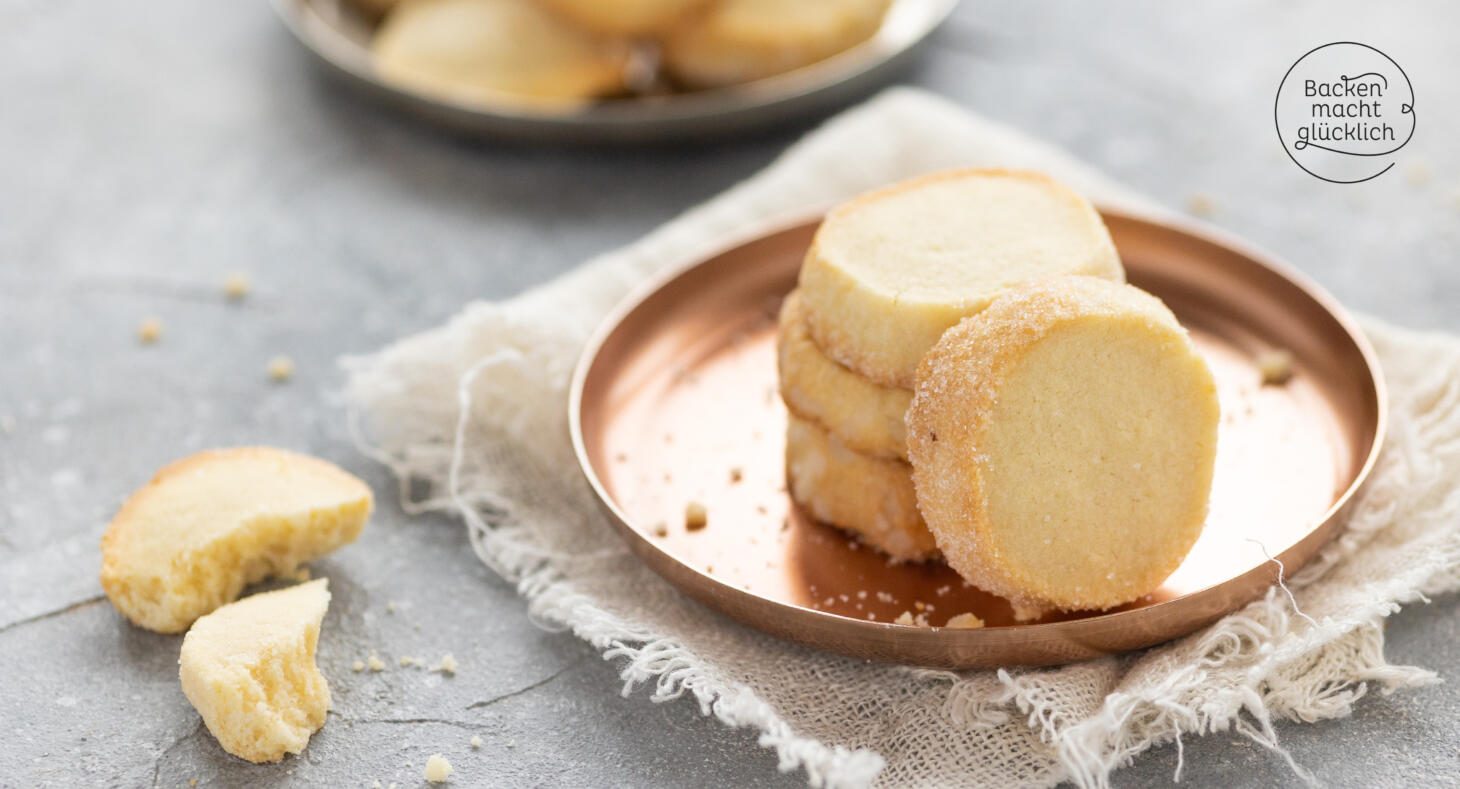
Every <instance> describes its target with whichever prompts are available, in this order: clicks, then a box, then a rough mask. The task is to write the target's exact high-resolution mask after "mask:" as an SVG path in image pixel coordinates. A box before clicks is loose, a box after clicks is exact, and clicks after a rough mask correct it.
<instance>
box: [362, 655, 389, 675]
mask: <svg viewBox="0 0 1460 789" xmlns="http://www.w3.org/2000/svg"><path fill="white" fill-rule="evenodd" d="M365 667H366V668H368V669H370V671H371V672H376V671H384V670H385V661H383V660H381V659H380V656H379V655H377V654H375V653H374V652H371V653H370V654H369V655H367V656H366V657H365Z"/></svg>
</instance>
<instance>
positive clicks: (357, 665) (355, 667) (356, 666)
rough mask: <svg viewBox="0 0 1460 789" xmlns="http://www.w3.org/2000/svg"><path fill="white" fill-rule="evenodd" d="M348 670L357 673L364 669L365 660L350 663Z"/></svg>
mask: <svg viewBox="0 0 1460 789" xmlns="http://www.w3.org/2000/svg"><path fill="white" fill-rule="evenodd" d="M350 670H351V671H353V672H355V673H356V674H359V673H360V672H362V671H364V670H365V661H363V660H357V661H355V662H354V663H351V664H350Z"/></svg>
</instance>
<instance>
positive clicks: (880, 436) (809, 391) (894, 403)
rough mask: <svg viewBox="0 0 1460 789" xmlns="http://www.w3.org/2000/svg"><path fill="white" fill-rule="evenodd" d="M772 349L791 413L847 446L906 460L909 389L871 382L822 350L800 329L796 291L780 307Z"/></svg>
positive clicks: (802, 314)
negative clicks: (777, 329)
mask: <svg viewBox="0 0 1460 789" xmlns="http://www.w3.org/2000/svg"><path fill="white" fill-rule="evenodd" d="M776 352H777V360H778V365H779V368H780V384H781V399H783V400H785V401H786V407H787V408H789V409H791V411H792V412H793V413H795V414H797V415H799V416H801V417H802V418H804V419H807V420H809V421H813V422H816V423H818V424H820V425H821V426H822V427H824V428H826V429H827V430H829V431H830V432H831V433H832V434H833V435H835V436H836V437H837V439H838V440H840V441H841V443H842V444H844V445H845V446H846V447H847V448H849V449H852V450H854V451H857V452H861V453H863V454H867V455H874V456H876V457H881V458H892V459H898V460H907V428H906V427H905V422H904V417H905V416H906V414H907V406H908V403H910V402H911V401H912V391H911V390H909V389H899V388H896V387H888V386H882V385H880V384H876V383H873V382H872V381H869V380H867V379H866V378H863V377H861V376H860V375H857V374H856V373H854V372H852V371H851V370H848V369H847V368H845V367H843V366H841V365H840V364H837V363H836V362H835V361H833V360H832V359H831V358H829V357H828V356H827V355H826V354H824V353H822V352H821V349H820V348H818V347H816V343H815V341H813V340H812V339H811V334H810V332H808V331H807V329H806V314H805V310H804V309H803V308H802V306H801V297H800V294H798V293H795V292H792V293H791V295H789V296H787V297H786V303H785V305H784V306H782V308H781V321H780V331H779V334H778V335H777V337H776Z"/></svg>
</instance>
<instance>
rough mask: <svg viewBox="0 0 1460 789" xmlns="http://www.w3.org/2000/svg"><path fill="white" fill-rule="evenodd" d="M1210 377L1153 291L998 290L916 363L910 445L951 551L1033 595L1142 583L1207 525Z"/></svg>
mask: <svg viewBox="0 0 1460 789" xmlns="http://www.w3.org/2000/svg"><path fill="white" fill-rule="evenodd" d="M1218 417H1219V409H1218V405H1217V389H1216V385H1215V383H1214V382H1213V380H1212V375H1211V372H1210V371H1209V370H1208V368H1207V365H1206V363H1205V362H1204V361H1203V360H1202V358H1201V356H1200V355H1198V353H1197V351H1196V348H1195V346H1194V345H1193V344H1192V342H1191V339H1190V337H1188V335H1187V333H1186V331H1185V330H1184V329H1183V328H1182V327H1181V326H1180V325H1179V324H1178V323H1177V322H1176V318H1175V316H1173V315H1172V314H1171V311H1170V310H1168V309H1167V308H1166V306H1165V305H1164V304H1162V303H1161V302H1160V300H1158V299H1156V298H1155V297H1154V296H1151V295H1149V294H1147V293H1145V292H1143V291H1141V290H1139V289H1137V288H1134V287H1132V286H1129V285H1122V284H1119V283H1114V282H1109V281H1107V280H1101V279H1096V278H1092V277H1063V278H1057V279H1052V280H1046V281H1042V282H1038V283H1030V284H1026V285H1023V286H1020V287H1017V288H1014V289H1011V290H1009V291H1007V292H1005V293H1004V294H1003V295H1001V296H999V297H998V298H997V299H995V300H994V301H993V303H992V304H990V305H989V306H988V308H987V309H984V310H983V311H982V312H980V313H979V314H977V315H975V316H973V317H971V318H968V319H967V320H964V321H963V322H962V323H960V324H958V326H956V327H955V328H953V329H951V330H949V331H948V333H947V334H945V335H943V338H942V339H941V340H939V342H938V343H937V345H935V346H934V347H933V349H932V350H931V351H930V352H929V353H928V355H927V358H926V359H924V360H923V363H922V365H921V367H920V368H919V370H918V376H917V387H916V391H915V394H914V396H913V401H912V406H911V408H910V409H909V411H908V417H907V421H908V448H909V451H910V456H911V459H912V466H913V479H914V481H915V483H916V486H917V499H918V506H919V507H920V509H921V510H922V513H923V516H924V518H926V520H927V524H928V527H929V529H930V530H931V531H932V532H933V534H934V535H935V536H936V537H937V542H938V546H939V547H940V548H941V549H942V551H943V555H944V557H945V558H946V559H947V561H948V564H949V565H951V566H952V567H953V569H955V570H957V571H958V572H959V574H960V575H962V576H963V577H964V578H965V579H967V580H968V581H969V582H970V583H972V584H974V585H976V586H978V587H980V588H982V589H985V590H987V591H989V592H993V593H994V594H998V595H1001V596H1003V597H1007V598H1009V599H1010V600H1012V601H1013V602H1014V604H1015V605H1016V606H1022V607H1026V608H1030V609H1043V608H1057V609H1065V610H1075V609H1095V610H1099V609H1106V608H1111V607H1113V606H1117V605H1121V604H1123V603H1127V602H1130V601H1132V600H1135V599H1137V598H1139V597H1141V596H1142V595H1144V594H1147V593H1149V592H1151V591H1153V590H1154V589H1156V588H1157V587H1158V586H1160V584H1161V582H1162V581H1163V580H1165V578H1166V577H1167V576H1168V575H1170V574H1171V573H1172V572H1173V571H1174V570H1175V569H1176V567H1177V566H1178V565H1179V564H1180V563H1181V561H1182V559H1183V558H1185V556H1186V554H1187V552H1188V551H1189V550H1190V549H1191V547H1192V545H1193V544H1194V543H1195V542H1196V540H1197V537H1198V536H1199V535H1200V534H1201V530H1202V524H1203V522H1204V521H1205V518H1206V514H1207V499H1208V495H1209V493H1210V491H1211V485H1212V473H1213V468H1214V465H1215V459H1216V451H1217V424H1218V421H1219V419H1218Z"/></svg>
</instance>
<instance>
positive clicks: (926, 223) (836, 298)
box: [801, 170, 1125, 389]
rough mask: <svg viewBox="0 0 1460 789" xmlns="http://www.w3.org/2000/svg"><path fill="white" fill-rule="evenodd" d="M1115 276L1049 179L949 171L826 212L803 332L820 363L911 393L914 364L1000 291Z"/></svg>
mask: <svg viewBox="0 0 1460 789" xmlns="http://www.w3.org/2000/svg"><path fill="white" fill-rule="evenodd" d="M1062 274H1086V275H1090V276H1095V277H1103V278H1105V279H1110V280H1115V281H1121V280H1123V279H1124V278H1125V275H1124V271H1123V270H1122V268H1121V265H1120V258H1119V257H1118V256H1117V255H1116V252H1115V245H1114V244H1113V243H1112V242H1111V240H1110V234H1109V233H1108V232H1107V231H1106V229H1105V225H1104V223H1102V222H1101V220H1100V215H1099V214H1098V213H1097V212H1096V211H1095V208H1094V207H1093V206H1091V205H1090V203H1089V201H1087V200H1085V198H1083V197H1081V196H1080V195H1078V194H1076V193H1075V192H1073V191H1071V190H1069V189H1068V188H1066V187H1064V186H1061V185H1060V184H1058V183H1056V182H1055V181H1053V180H1051V179H1050V178H1048V177H1046V176H1044V175H1041V174H1038V173H1030V172H1017V171H1007V170H955V171H951V172H945V173H937V174H934V175H929V176H924V177H921V178H915V179H912V180H910V181H904V182H902V183H900V184H896V185H894V186H891V187H888V188H886V189H881V190H878V191H875V192H871V193H868V194H866V195H863V196H861V197H858V198H856V199H855V200H852V201H851V202H849V203H845V204H843V205H842V206H840V207H838V208H836V209H835V210H833V211H832V212H831V213H830V214H828V215H827V217H826V220H825V221H823V222H822V224H821V227H820V229H818V230H817V232H816V238H815V240H814V241H813V243H812V245H811V249H810V250H809V251H808V252H807V254H806V262H805V264H804V265H803V266H802V268H801V293H802V298H803V300H804V302H805V305H806V312H807V324H808V326H809V327H810V330H811V336H812V337H813V338H815V340H816V344H817V346H819V347H820V348H821V349H822V350H823V351H824V352H826V354H827V355H828V356H830V357H831V358H833V359H835V360H836V361H838V362H841V363H842V364H843V365H845V366H847V367H849V368H851V369H852V370H855V371H856V372H858V373H860V374H861V375H863V376H865V377H867V378H870V379H872V380H873V381H876V382H877V383H880V384H883V385H886V386H895V387H902V388H905V389H911V388H912V385H913V379H914V377H915V374H916V371H917V366H918V362H919V361H921V360H922V358H923V355H924V354H925V353H927V352H928V349H929V348H931V347H933V344H934V343H936V342H937V341H938V338H939V337H941V336H942V335H943V332H945V331H947V330H948V329H949V328H950V327H952V326H953V325H954V324H956V323H958V321H960V320H962V319H963V318H966V317H968V316H970V315H974V314H977V313H978V312H979V311H980V310H982V309H983V308H984V307H986V306H988V304H989V302H990V301H991V300H993V298H994V297H995V296H997V295H998V293H999V292H1000V291H1001V290H1003V289H1004V288H1006V287H1009V286H1010V285H1015V284H1018V283H1020V282H1024V281H1027V280H1032V279H1039V278H1044V277H1050V276H1056V275H1062Z"/></svg>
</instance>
